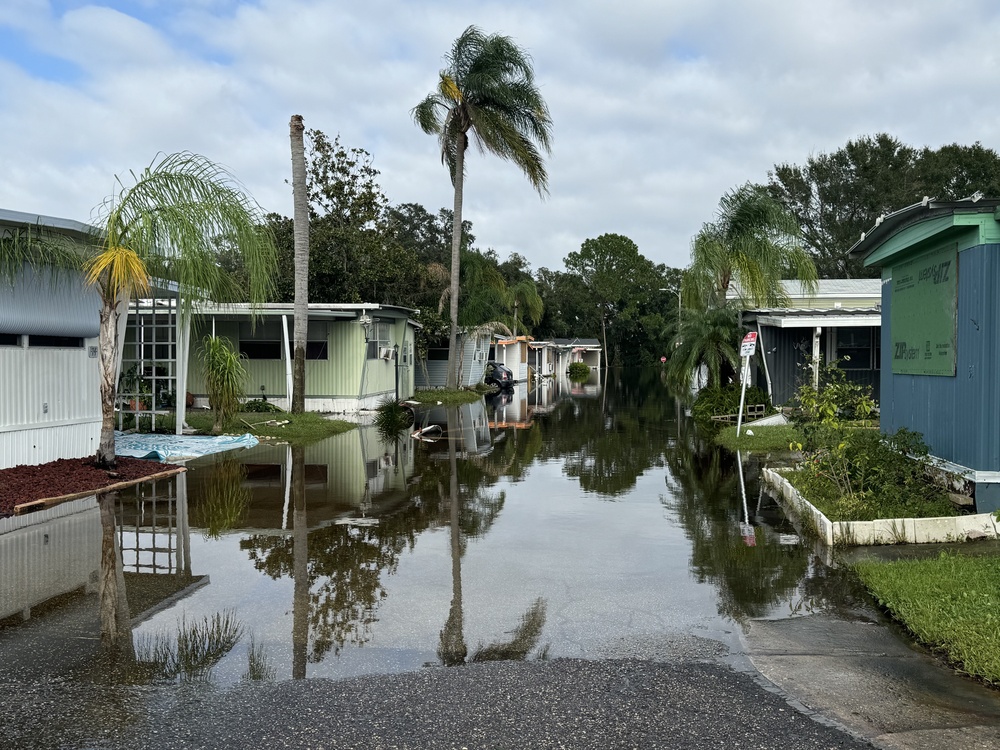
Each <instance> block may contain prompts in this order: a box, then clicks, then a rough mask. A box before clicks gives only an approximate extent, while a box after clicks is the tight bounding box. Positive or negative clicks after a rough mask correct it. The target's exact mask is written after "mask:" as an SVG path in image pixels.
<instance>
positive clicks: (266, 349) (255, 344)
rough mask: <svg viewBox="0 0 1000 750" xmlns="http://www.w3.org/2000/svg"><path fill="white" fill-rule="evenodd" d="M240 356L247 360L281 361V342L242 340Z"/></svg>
mask: <svg viewBox="0 0 1000 750" xmlns="http://www.w3.org/2000/svg"><path fill="white" fill-rule="evenodd" d="M240 354H242V355H243V356H244V357H246V358H247V359H281V342H280V341H247V340H245V339H240Z"/></svg>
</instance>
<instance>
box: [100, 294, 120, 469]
mask: <svg viewBox="0 0 1000 750" xmlns="http://www.w3.org/2000/svg"><path fill="white" fill-rule="evenodd" d="M101 296H102V298H103V297H104V295H101ZM118 319H119V312H118V304H117V300H114V299H110V300H109V299H102V302H101V328H100V334H99V338H98V340H97V343H98V348H99V349H100V355H101V363H100V367H101V442H100V444H99V445H98V446H97V465H98V466H101V467H102V468H105V469H113V468H115V465H116V456H115V397H116V396H117V395H118V388H117V383H116V382H115V370H116V369H117V365H118Z"/></svg>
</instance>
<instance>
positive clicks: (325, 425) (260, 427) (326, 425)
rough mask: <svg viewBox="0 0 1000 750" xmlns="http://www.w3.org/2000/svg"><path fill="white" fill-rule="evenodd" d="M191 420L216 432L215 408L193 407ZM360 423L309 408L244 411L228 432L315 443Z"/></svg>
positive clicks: (189, 415)
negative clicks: (302, 410)
mask: <svg viewBox="0 0 1000 750" xmlns="http://www.w3.org/2000/svg"><path fill="white" fill-rule="evenodd" d="M272 420H273V421H276V422H284V421H286V420H287V421H288V424H286V425H280V426H275V425H266V424H262V423H263V422H267V421H272ZM187 423H188V424H189V425H191V426H192V427H194V428H195V429H196V430H198V431H199V432H203V433H205V434H206V435H210V434H211V433H212V423H213V420H212V412H210V411H194V410H192V411H189V412H188V413H187ZM356 426H357V425H354V424H351V423H350V422H344V421H342V420H339V419H326V418H324V417H323V415H322V414H317V413H315V412H306V413H305V414H289V413H287V412H281V413H274V414H270V413H262V412H242V413H240V414H237V415H236V418H235V419H233V420H232V421H231V422H230V423H229V424H228V425H226V429H225V432H226V433H227V434H229V435H242V434H243V433H246V432H249V433H250V434H251V435H256V436H257V437H273V438H280V439H282V440H287V441H288V442H289V443H312V442H315V441H316V440H322V439H323V438H325V437H330V436H331V435H339V434H340V433H342V432H347V431H348V430H353V429H354V428H355V427H356Z"/></svg>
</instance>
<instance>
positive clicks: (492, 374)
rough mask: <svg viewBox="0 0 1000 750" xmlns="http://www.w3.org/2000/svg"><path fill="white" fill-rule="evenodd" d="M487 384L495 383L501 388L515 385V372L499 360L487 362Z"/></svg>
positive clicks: (484, 377) (485, 381)
mask: <svg viewBox="0 0 1000 750" xmlns="http://www.w3.org/2000/svg"><path fill="white" fill-rule="evenodd" d="M483 382H484V383H486V385H495V386H496V387H497V388H500V389H501V390H506V389H508V388H513V387H514V373H513V371H511V369H510V368H509V367H507V366H506V365H502V364H500V363H499V362H487V363H486V374H485V375H484V376H483Z"/></svg>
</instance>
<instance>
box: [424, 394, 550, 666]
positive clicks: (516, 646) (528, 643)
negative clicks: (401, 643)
mask: <svg viewBox="0 0 1000 750" xmlns="http://www.w3.org/2000/svg"><path fill="white" fill-rule="evenodd" d="M448 424H449V427H451V426H455V425H458V410H457V409H455V408H454V407H452V408H449V409H448ZM448 432H449V440H448V467H449V470H450V478H449V490H450V491H449V497H448V502H449V510H450V513H449V517H450V524H449V525H450V531H451V605H450V606H449V608H448V618H447V619H446V620H445V624H444V628H443V629H442V630H441V635H440V642H439V645H438V651H437V654H438V658H439V659H440V660H441V663H442V664H443V665H445V666H446V667H453V666H458V665H460V664H465V663H466V657H467V655H468V648H467V646H466V643H465V633H464V626H463V620H464V618H463V612H462V555H463V554H464V553H465V544H464V539H463V534H462V524H461V520H462V512H461V511H462V499H461V495H460V494H459V485H458V456H457V450H456V447H455V440H454V439H453V436H454V434H455V433H456V432H457V430H452V429H449V431H448ZM482 494H483V493H481V492H480V491H478V490H477V492H476V493H475V496H474V502H473V503H472V508H470V510H471V511H473V512H472V513H470V516H475V518H476V520H475V522H474V523H472V524H471V525H472V526H473V527H474V528H475V529H476V531H477V532H479V533H481V532H482V530H483V527H484V526H486V527H488V526H489V525H490V524H492V522H493V520H494V519H495V518H496V515H497V514H498V513H499V511H500V508H502V507H503V494H502V493H501V494H500V495H499V496H498V497H496V498H489V497H483V496H482ZM477 509H478V510H480V511H481V512H480V513H477V512H475V511H476V510H477ZM482 511H485V512H482ZM470 520H471V518H470ZM477 535H478V534H477ZM545 615H546V612H545V600H544V599H542V598H538V599H536V600H535V602H534V604H532V605H531V607H529V608H528V611H527V612H525V614H524V615H523V616H522V617H521V623H520V625H518V626H517V627H516V628H515V629H514V633H513V637H512V638H511V639H510V640H508V641H497V642H494V643H490V644H488V645H486V646H480V647H479V648H478V649H476V651H475V652H474V653H473V654H472V658H471V659H469V662H483V661H503V660H518V661H523V660H524V659H526V658H527V657H528V654H529V653H531V651H532V650H533V649H534V648H535V646H537V645H538V640H539V638H541V635H542V629H543V628H544V627H545ZM547 650H548V649H547V647H546V648H545V649H543V650H542V652H541V653H540V654H539V658H544V657H545V654H546V652H547Z"/></svg>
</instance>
